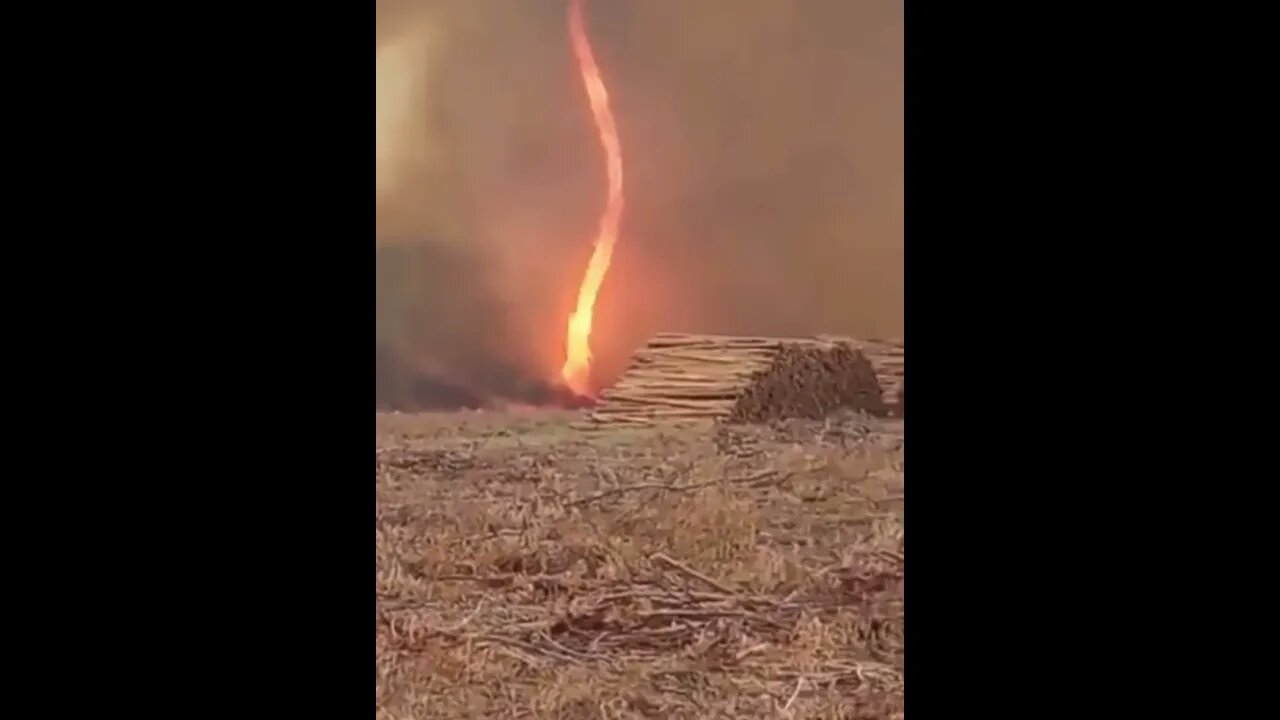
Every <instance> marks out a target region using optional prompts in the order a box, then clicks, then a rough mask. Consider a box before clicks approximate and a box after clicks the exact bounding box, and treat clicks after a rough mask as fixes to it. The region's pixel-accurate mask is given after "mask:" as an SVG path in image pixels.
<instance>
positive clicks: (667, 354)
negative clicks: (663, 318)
mask: <svg viewBox="0 0 1280 720" xmlns="http://www.w3.org/2000/svg"><path fill="white" fill-rule="evenodd" d="M864 345H865V346H866V347H867V348H868V349H866V350H864V349H863V348H864ZM877 363H878V364H879V365H880V366H881V367H877ZM901 369H902V345H901V343H897V344H894V343H862V342H859V341H856V340H852V339H850V338H840V337H831V336H823V337H818V338H771V337H736V336H723V335H686V334H678V333H660V334H658V335H656V336H654V337H653V339H652V340H650V341H649V343H648V344H647V345H645V346H644V347H643V348H641V349H640V350H638V351H637V352H636V354H635V356H634V357H633V360H632V363H631V365H630V367H629V368H628V369H627V371H626V372H625V373H624V374H623V375H622V377H621V378H620V379H619V380H618V382H617V383H616V384H615V385H614V386H613V387H612V388H609V389H608V390H606V391H604V392H603V393H602V394H601V397H600V400H601V402H600V404H599V405H598V406H597V407H596V409H595V410H594V412H592V414H591V419H592V421H593V422H594V423H595V424H597V425H602V424H604V425H641V426H643V425H649V424H652V423H654V422H662V421H696V420H705V419H711V420H726V421H730V422H763V421H768V420H771V419H777V418H793V417H802V418H821V417H824V416H826V415H827V414H829V413H830V412H831V411H833V410H836V409H838V408H852V409H859V410H865V411H867V412H870V413H874V414H879V415H884V414H890V413H892V412H893V411H894V405H895V404H896V403H897V402H899V400H898V398H900V397H901V395H900V392H901V391H900V388H901V376H902V371H901ZM881 373H883V374H884V375H885V379H886V381H887V382H888V383H889V385H891V386H892V387H888V388H886V387H884V386H882V384H881V382H880V379H879V375H880V374H881Z"/></svg>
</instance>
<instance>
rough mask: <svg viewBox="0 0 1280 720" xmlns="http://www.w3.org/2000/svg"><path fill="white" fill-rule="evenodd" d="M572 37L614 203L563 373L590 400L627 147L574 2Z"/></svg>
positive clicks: (573, 322)
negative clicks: (598, 314) (595, 325)
mask: <svg viewBox="0 0 1280 720" xmlns="http://www.w3.org/2000/svg"><path fill="white" fill-rule="evenodd" d="M569 36H570V38H571V39H572V41H573V54H574V55H575V56H576V57H577V59H578V70H579V72H581V73H582V83H583V84H584V85H586V88H587V98H588V99H589V100H590V101H591V115H592V116H593V117H594V118H595V123H596V130H597V131H599V133H600V144H601V145H602V146H604V154H605V169H606V171H607V174H608V178H609V199H608V202H607V203H606V204H605V208H604V213H603V214H602V215H601V216H600V231H599V233H598V234H597V235H596V240H595V247H594V249H593V250H592V253H591V261H590V262H589V263H588V264H587V274H586V276H585V277H584V278H583V279H582V287H581V288H579V290H578V305H577V309H576V310H574V312H573V314H572V315H570V316H569V334H568V337H567V338H566V340H565V345H566V353H565V361H564V367H563V368H561V369H560V375H561V376H562V377H563V378H564V381H565V383H566V384H568V386H569V387H570V388H571V389H572V390H573V391H574V392H576V393H578V394H579V395H589V394H590V392H591V386H590V375H591V321H592V316H593V313H594V311H595V304H596V295H597V294H598V293H599V292H600V285H601V283H603V282H604V276H605V274H606V273H608V272H609V263H610V261H611V260H612V259H613V246H614V244H615V243H617V242H618V224H619V222H620V221H621V219H622V206H623V200H622V145H621V144H620V143H619V142H618V127H617V125H615V124H614V121H613V112H612V111H610V110H609V92H608V91H607V90H606V89H605V87H604V80H603V79H602V78H601V77H600V68H599V67H598V66H597V65H596V59H595V55H594V54H593V53H592V52H591V42H590V41H589V40H588V39H587V31H586V28H585V27H584V25H583V22H582V3H581V0H570V3H569Z"/></svg>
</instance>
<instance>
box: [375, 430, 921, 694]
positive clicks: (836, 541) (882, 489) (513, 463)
mask: <svg viewBox="0 0 1280 720" xmlns="http://www.w3.org/2000/svg"><path fill="white" fill-rule="evenodd" d="M580 417H581V416H580V415H579V414H577V413H573V412H551V411H538V412H527V413H449V414H423V415H394V414H387V415H384V414H380V415H378V416H377V421H376V437H377V451H376V453H377V460H376V466H377V531H376V549H377V581H376V583H377V633H376V635H377V660H376V665H377V714H378V717H379V718H385V719H390V718H462V717H474V718H607V719H621V718H651V717H662V718H671V719H674V718H708V717H724V718H742V717H789V718H866V719H870V718H902V717H904V709H903V683H904V680H903V663H904V650H903V632H904V631H903V568H904V562H905V555H904V546H903V538H904V529H903V528H904V504H903V495H904V484H903V482H904V470H903V457H904V450H903V436H904V433H903V423H902V421H900V420H899V421H882V420H877V419H873V418H868V417H866V416H860V415H845V416H840V417H835V418H832V419H829V420H827V421H824V422H811V421H791V422H784V423H776V424H774V425H771V426H767V427H760V426H751V427H746V426H717V425H710V424H704V425H698V426H690V427H679V428H677V427H668V428H665V429H663V428H656V429H645V430H612V431H608V432H603V431H600V432H588V431H583V430H578V429H574V428H573V427H572V426H571V423H573V422H574V421H575V420H578V419H580Z"/></svg>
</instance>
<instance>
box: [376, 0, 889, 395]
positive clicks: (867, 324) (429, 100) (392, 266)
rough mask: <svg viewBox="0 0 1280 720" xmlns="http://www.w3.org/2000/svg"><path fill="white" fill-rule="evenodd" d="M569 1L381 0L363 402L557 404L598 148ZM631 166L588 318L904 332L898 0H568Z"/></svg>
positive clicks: (707, 327)
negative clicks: (371, 324)
mask: <svg viewBox="0 0 1280 720" xmlns="http://www.w3.org/2000/svg"><path fill="white" fill-rule="evenodd" d="M568 3H569V0H554V1H549V2H538V3H532V2H519V1H517V0H378V1H377V2H376V12H377V47H376V51H377V62H376V105H377V107H376V117H377V121H376V146H375V152H376V157H377V162H376V188H375V194H376V229H375V235H376V268H377V270H376V278H375V282H376V314H377V333H376V335H377V353H376V356H377V362H376V372H375V376H376V388H377V390H376V394H377V407H378V408H379V409H394V410H422V409H452V408H460V407H491V406H494V405H502V404H507V403H515V404H532V405H540V404H564V403H568V402H570V400H571V397H572V395H571V394H566V392H565V390H564V388H563V385H562V383H560V382H559V381H558V378H559V371H560V367H561V365H562V363H563V362H564V359H565V357H564V355H565V350H564V344H565V328H566V318H567V317H568V315H569V313H570V312H571V311H572V309H573V307H574V302H575V299H576V295H577V292H578V286H579V283H580V282H581V281H582V277H583V271H584V268H585V267H586V264H587V259H588V257H589V256H590V254H591V250H592V240H593V238H594V236H595V234H596V230H597V224H598V222H599V219H600V214H601V210H602V207H603V206H604V203H605V199H606V191H607V182H606V177H605V163H604V158H603V155H602V150H601V146H600V140H599V138H598V137H597V132H596V127H595V126H594V125H593V120H592V114H591V110H590V108H589V106H588V101H587V97H586V93H585V92H584V90H583V86H582V80H581V79H580V77H579V74H578V68H577V66H576V64H575V59H574V55H573V51H572V49H571V47H570V39H569V32H568V28H567V27H566V22H565V18H566V10H567V7H568ZM582 9H583V14H584V20H585V24H586V26H587V30H588V33H589V35H590V38H591V44H592V46H593V49H594V54H595V59H596V61H597V62H598V65H599V69H600V72H601V74H602V76H603V79H604V82H605V83H606V84H607V86H608V91H609V97H610V102H611V105H612V112H613V115H614V116H615V118H616V123H617V132H618V136H619V139H620V143H621V150H622V156H623V158H624V165H625V188H626V189H625V195H626V197H625V200H626V207H625V211H624V212H623V215H622V218H621V226H620V230H619V233H618V243H617V246H616V250H615V252H614V255H613V261H612V265H611V267H610V269H609V273H608V275H607V277H606V278H605V280H604V283H603V285H602V286H601V288H600V294H599V299H598V303H597V305H596V306H595V324H594V327H593V332H592V336H591V339H592V352H593V356H594V363H593V366H592V373H593V376H594V377H595V380H596V384H597V385H607V384H608V383H609V382H610V381H611V379H612V378H614V377H616V376H617V375H618V374H619V373H620V372H621V370H622V369H623V368H624V367H625V365H626V364H627V361H628V358H629V356H630V354H631V352H632V351H633V350H634V349H635V348H636V347H637V346H638V345H640V344H641V343H643V342H644V341H645V339H646V338H647V337H649V336H650V335H651V334H653V333H654V332H658V331H673V332H694V333H711V334H748V335H786V336H800V335H815V334H823V333H830V334H845V335H853V336H858V337H887V336H893V337H902V336H903V334H904V332H903V214H904V213H903V206H904V201H903V5H902V0H865V1H862V2H857V3H849V2H839V1H837V0H807V1H805V2H788V1H787V0H736V2H735V4H734V6H733V10H732V12H728V11H726V9H725V3H723V2H720V1H717V0H683V1H682V2H676V1H674V0H669V1H662V0H651V1H649V2H639V1H634V2H629V1H626V0H621V1H613V2H604V1H601V0H582Z"/></svg>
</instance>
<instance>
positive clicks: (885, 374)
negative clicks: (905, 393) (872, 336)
mask: <svg viewBox="0 0 1280 720" xmlns="http://www.w3.org/2000/svg"><path fill="white" fill-rule="evenodd" d="M849 341H850V342H852V343H853V344H854V345H855V346H856V347H857V348H858V349H859V350H861V351H862V354H863V355H864V356H865V357H866V358H867V361H868V362H870V363H871V367H872V368H874V369H875V372H876V380H877V381H878V382H879V383H880V391H881V399H882V400H883V402H884V405H885V407H886V408H887V409H888V411H889V414H890V415H894V416H897V417H902V416H903V413H902V388H903V382H902V379H903V375H904V374H905V369H906V357H905V345H904V343H903V341H902V340H853V339H849Z"/></svg>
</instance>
